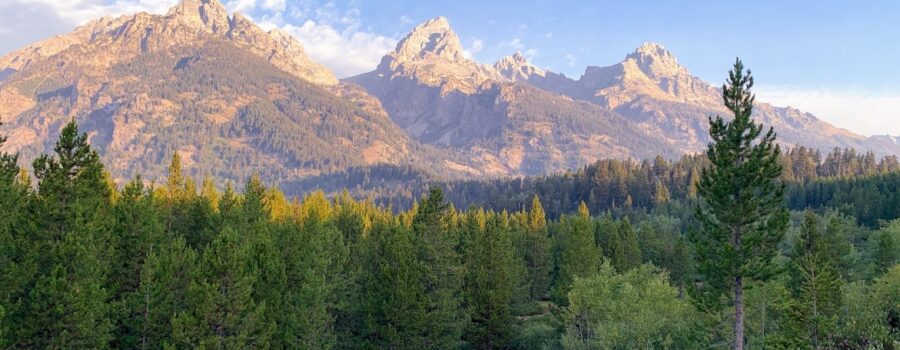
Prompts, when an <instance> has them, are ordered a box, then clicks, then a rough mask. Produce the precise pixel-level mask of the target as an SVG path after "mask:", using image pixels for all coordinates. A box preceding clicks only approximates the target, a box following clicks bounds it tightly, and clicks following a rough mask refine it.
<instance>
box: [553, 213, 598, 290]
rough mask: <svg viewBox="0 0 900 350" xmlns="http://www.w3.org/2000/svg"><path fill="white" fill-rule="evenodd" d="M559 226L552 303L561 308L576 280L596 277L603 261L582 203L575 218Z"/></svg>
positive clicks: (570, 218) (567, 219) (588, 215)
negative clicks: (560, 229)
mask: <svg viewBox="0 0 900 350" xmlns="http://www.w3.org/2000/svg"><path fill="white" fill-rule="evenodd" d="M560 226H561V228H562V232H560V234H559V236H558V237H557V239H558V241H557V244H558V246H559V248H558V255H557V258H556V259H557V262H556V268H557V272H556V280H555V281H554V286H553V299H554V300H555V301H556V302H557V303H558V304H560V305H566V304H568V297H567V295H568V293H569V290H571V288H572V283H573V282H574V281H575V279H576V278H579V277H580V278H587V277H590V276H592V275H594V274H596V273H597V271H598V270H597V269H599V268H600V262H601V259H602V258H601V255H600V249H599V248H598V247H597V243H596V242H595V241H594V230H593V227H592V222H591V217H590V214H588V208H587V205H586V204H585V203H584V202H582V203H581V205H579V207H578V215H577V216H574V217H564V218H562V219H561V221H560Z"/></svg>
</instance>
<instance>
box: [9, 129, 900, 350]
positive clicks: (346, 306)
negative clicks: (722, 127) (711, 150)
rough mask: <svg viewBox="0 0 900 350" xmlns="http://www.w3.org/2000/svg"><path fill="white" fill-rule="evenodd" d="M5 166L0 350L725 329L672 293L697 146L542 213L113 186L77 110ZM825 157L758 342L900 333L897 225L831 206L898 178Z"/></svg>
mask: <svg viewBox="0 0 900 350" xmlns="http://www.w3.org/2000/svg"><path fill="white" fill-rule="evenodd" d="M798 153H799V151H798ZM790 154H792V155H793V154H795V152H791V153H790ZM843 154H844V153H843V152H842V153H841V155H843ZM792 157H793V156H792ZM830 157H831V156H827V157H826V159H827V158H830ZM857 158H859V157H857ZM841 159H843V157H841ZM859 159H862V160H863V162H862V164H866V163H867V162H866V161H865V157H862V158H859ZM0 161H2V166H0V175H2V179H0V180H2V181H0V205H2V211H0V212H2V213H3V214H2V216H0V346H2V347H3V348H11V349H19V348H22V349H24V348H71V347H77V348H107V347H111V348H197V347H205V348H310V349H322V348H396V349H425V348H479V349H491V348H512V349H540V348H560V347H562V348H567V349H583V348H628V349H631V348H643V349H651V348H654V349H655V348H671V349H684V348H718V347H723V346H726V347H727V346H728V344H730V343H732V342H733V339H732V338H731V330H730V327H731V321H730V319H729V315H730V314H729V312H727V311H726V310H719V311H713V312H710V310H706V309H702V308H700V307H699V305H698V304H697V303H695V302H694V300H693V299H692V297H691V296H690V293H687V291H688V290H689V289H691V285H692V283H693V281H695V278H696V273H697V265H695V262H694V259H692V256H693V255H694V254H695V251H694V248H693V245H692V244H690V242H689V240H688V239H687V236H688V233H689V232H690V231H691V230H693V229H694V227H695V226H696V224H695V223H693V222H692V220H693V219H692V211H693V207H694V206H693V205H692V204H691V202H690V201H691V199H690V198H691V197H692V194H691V192H692V190H691V188H692V187H691V186H689V184H690V181H688V180H689V179H690V178H691V177H692V176H691V175H690V174H692V169H693V168H692V167H693V166H700V164H699V163H700V162H701V160H700V159H699V158H686V159H684V160H682V161H679V162H676V163H674V164H668V163H667V162H664V161H659V164H653V165H648V166H645V165H640V164H636V163H629V162H616V161H610V162H605V163H604V162H601V163H598V164H595V165H592V166H590V167H587V168H586V169H587V170H585V171H583V172H578V173H577V174H578V175H577V177H576V176H571V175H566V176H560V177H557V178H556V179H568V183H570V184H575V183H577V182H576V181H575V180H574V179H576V178H584V179H594V178H597V177H599V176H602V175H598V174H602V173H604V172H606V171H608V170H609V167H618V166H621V167H622V168H621V169H627V170H624V174H642V172H643V171H644V170H642V169H647V170H646V171H647V174H656V175H654V176H650V177H647V178H641V180H633V181H646V183H647V184H661V185H665V187H664V188H666V191H668V192H669V194H668V196H662V195H659V194H660V193H661V191H657V192H655V194H656V195H653V194H654V192H649V193H645V194H639V193H640V192H637V191H635V190H634V189H635V188H638V187H636V186H635V185H633V183H630V182H626V187H625V188H627V189H628V193H627V194H625V197H624V199H625V201H627V200H628V197H629V196H630V197H631V206H630V207H627V206H623V205H619V204H615V205H613V204H612V201H613V200H612V199H611V200H610V202H609V204H604V203H603V202H599V199H600V198H608V197H612V198H617V197H615V196H616V195H617V194H615V193H612V194H605V193H596V192H595V193H594V194H593V198H597V200H595V201H589V200H584V201H581V198H588V199H589V198H592V197H591V196H590V193H587V197H578V196H575V195H574V193H575V192H572V193H573V194H570V196H571V197H570V198H569V200H574V201H580V202H581V203H580V204H578V206H577V207H576V208H575V210H570V208H568V207H562V206H560V207H557V208H556V209H554V210H556V211H557V214H556V215H554V216H552V218H548V217H550V215H548V212H547V209H546V208H547V203H554V201H555V200H556V199H555V197H552V196H547V198H545V197H541V196H535V195H534V194H533V193H530V194H528V195H529V196H530V198H529V200H528V203H527V205H525V206H524V207H522V208H519V209H515V210H505V209H502V207H497V208H496V209H493V208H490V207H475V206H472V207H468V208H465V209H460V208H457V207H455V206H453V205H452V204H450V203H449V202H448V200H447V198H446V197H445V195H446V194H445V193H444V192H443V191H442V190H441V189H439V188H433V189H431V190H430V191H429V192H428V193H427V195H425V196H423V197H422V198H421V199H420V200H419V201H418V202H417V203H416V204H415V205H413V206H412V207H411V208H410V209H409V210H404V211H400V212H394V211H393V210H390V209H387V208H384V207H379V206H376V205H375V204H373V202H371V201H358V200H354V199H352V198H350V196H349V195H347V194H344V195H339V196H336V197H334V198H328V197H326V196H325V195H324V194H323V193H322V192H317V193H312V194H309V195H307V196H305V197H304V198H302V199H297V200H290V199H288V198H286V197H285V196H284V195H283V194H282V193H281V192H280V191H279V190H277V189H275V188H272V187H267V186H266V185H265V184H263V183H262V182H261V181H260V180H259V178H258V177H252V178H251V179H250V180H249V181H248V182H247V183H245V184H244V185H243V188H242V190H234V189H232V188H231V186H227V189H226V190H225V191H224V192H222V191H219V190H217V189H216V188H217V186H216V184H214V183H213V182H212V181H208V180H207V181H202V182H200V183H201V184H200V185H199V186H198V185H197V182H195V180H194V179H192V178H190V177H188V176H185V175H184V174H183V171H182V169H181V164H180V160H179V158H178V157H175V158H174V159H173V160H172V163H171V166H170V167H169V171H168V173H169V174H168V180H167V182H166V183H165V184H159V185H155V186H148V185H146V184H145V183H144V181H142V180H141V179H140V178H135V179H134V180H133V181H131V182H129V183H128V184H125V185H123V186H116V185H114V184H112V182H111V181H110V180H109V179H108V177H107V176H106V175H105V170H104V166H103V164H101V163H100V161H99V158H98V156H97V154H96V152H94V151H93V150H92V149H91V148H90V147H89V146H88V145H87V142H86V136H85V135H84V134H81V133H80V132H79V131H78V130H77V126H76V125H75V124H74V123H73V124H70V125H68V126H67V127H66V128H64V130H63V133H62V135H61V137H60V140H59V141H58V142H57V145H56V148H55V152H54V153H53V154H50V155H46V156H43V157H40V158H38V160H36V161H35V162H34V165H33V169H31V171H28V172H26V171H25V170H20V169H19V168H18V167H17V165H16V159H15V156H13V155H3V157H2V159H0ZM827 163H828V162H827V161H826V162H825V164H827ZM604 164H605V165H604ZM692 164H693V165H692ZM841 164H843V163H841ZM881 164H882V167H884V166H890V165H889V164H891V160H890V159H885V160H882V161H881ZM843 167H844V165H841V166H839V167H838V168H839V169H844V168H843ZM601 169H605V170H601ZM662 169H667V170H666V171H661V170H662ZM805 169H812V168H805ZM826 169H832V168H829V167H826V166H817V167H815V171H814V172H809V173H804V172H802V171H800V172H797V171H795V172H794V174H795V175H793V176H806V177H815V178H818V179H806V180H804V181H802V182H798V185H793V186H792V187H791V190H789V192H791V191H799V192H802V193H804V197H803V198H806V199H804V200H802V201H799V202H797V203H798V204H792V206H794V207H796V206H798V205H802V204H806V205H810V206H813V207H814V208H815V210H814V211H806V212H805V213H804V212H801V211H793V212H792V213H791V220H790V222H791V224H790V228H789V229H788V231H787V234H786V236H785V239H784V240H783V241H782V242H781V243H780V245H779V247H778V251H777V258H776V262H777V264H778V266H779V269H778V270H779V271H783V272H780V273H778V274H777V275H776V276H774V278H772V279H771V280H769V281H767V282H761V283H758V284H754V285H752V286H751V288H749V289H748V290H747V291H746V295H745V303H746V310H747V311H746V328H747V331H746V334H747V336H746V338H747V344H748V346H750V347H752V348H761V347H762V345H763V344H766V347H767V348H802V347H804V346H805V345H804V344H808V339H809V331H808V330H809V329H811V328H810V327H811V325H812V326H814V328H815V329H816V330H818V332H819V334H821V335H822V336H820V337H819V338H817V339H819V341H820V342H821V344H828V347H833V348H846V349H855V348H891V347H892V346H894V347H895V346H897V344H898V341H900V340H898V339H900V324H898V317H897V315H898V314H900V306H898V305H897V303H896V300H900V294H898V291H900V267H898V266H897V263H898V254H900V246H898V244H897V242H900V221H898V220H897V215H896V213H893V214H892V213H889V212H887V211H885V212H884V213H883V214H879V215H881V217H880V218H881V219H883V220H880V221H877V222H876V223H875V224H871V225H870V224H869V223H868V222H866V221H865V220H860V218H859V217H855V216H853V215H848V214H847V211H846V210H845V209H846V208H844V206H845V205H847V204H848V203H858V202H855V201H856V200H857V197H856V196H857V194H855V192H858V191H862V193H866V192H865V191H868V190H865V191H863V190H857V188H869V187H870V186H875V188H876V190H875V192H877V193H879V194H880V195H882V196H887V195H886V194H885V191H884V189H893V191H896V188H897V186H896V183H897V173H896V171H895V170H875V171H874V172H875V173H880V172H885V174H881V175H871V174H870V175H871V176H865V175H866V173H855V172H854V173H846V174H830V173H825V171H829V170H826ZM860 169H866V168H865V167H863V168H860ZM589 170H590V171H589ZM654 171H658V172H654ZM810 171H812V170H810ZM848 171H849V170H848ZM853 171H862V172H865V171H866V170H853ZM613 173H616V172H613ZM676 173H677V174H684V175H681V176H679V177H676V176H674V175H673V174H676ZM798 173H802V174H803V175H796V174H798ZM29 174H30V175H33V177H34V179H35V180H36V181H35V182H32V177H31V176H29ZM786 176H787V175H786ZM616 178H617V179H623V180H624V179H627V177H621V176H620V177H616ZM656 179H666V180H656ZM676 179H677V180H676ZM678 181H683V182H678ZM521 183H527V182H524V181H523V182H521ZM535 183H537V182H535ZM547 183H548V184H549V183H550V182H549V181H548V182H547ZM638 183H641V182H638ZM676 183H682V184H683V185H681V186H678V185H674V184H676ZM882 184H888V185H882ZM648 186H649V185H648ZM878 186H883V187H882V188H880V187H878ZM198 187H199V188H198ZM659 187H660V186H657V185H653V186H650V187H649V188H659ZM447 188H448V189H449V186H447ZM459 188H460V187H459V186H456V187H453V189H451V190H450V192H449V193H450V196H451V197H452V196H454V195H456V196H458V195H460V194H458V193H454V191H458V190H459ZM545 191H549V188H548V189H546V190H545ZM557 191H559V192H558V193H560V194H566V193H569V192H566V191H563V190H562V189H559V190H557ZM588 192H590V191H588ZM536 193H539V194H540V195H546V194H547V193H550V192H536ZM579 193H580V195H584V192H579ZM866 196H868V195H866ZM647 198H649V199H647ZM654 198H655V199H654ZM681 198H686V199H681ZM789 198H791V199H790V200H791V201H796V200H797V198H800V197H798V195H796V194H793V195H789ZM867 198H870V199H872V200H877V199H876V198H878V196H868V197H867ZM645 201H647V202H645ZM848 201H854V202H848ZM616 203H619V202H616ZM622 203H623V204H624V202H622ZM645 203H654V204H655V205H652V206H649V207H648V208H642V206H643V205H644V204H645ZM554 205H557V204H554ZM871 207H872V208H876V207H879V206H878V205H873V206H871ZM896 207H897V206H896V205H894V206H893V208H896ZM603 208H610V209H609V210H606V209H603ZM883 208H888V207H887V206H885V207H883ZM851 212H852V211H851ZM891 215H892V216H891ZM810 254H815V256H817V257H819V259H821V260H819V261H826V262H827V265H828V266H833V267H834V268H833V270H830V271H832V272H830V274H829V275H828V276H830V277H829V278H828V279H825V280H822V279H809V278H808V277H809V275H808V274H806V272H804V271H807V272H808V270H804V269H800V267H803V266H807V265H804V264H801V262H803V261H806V260H804V259H809V258H808V257H809V256H811V255H810ZM811 292H812V293H822V294H821V295H822V296H823V298H827V299H823V300H827V301H825V302H823V303H822V304H817V305H819V306H821V309H820V311H819V313H818V314H816V315H815V316H814V317H812V318H810V317H809V314H808V313H806V312H805V311H804V310H808V309H809V305H808V302H809V301H810V300H812V299H810V297H809V293H811ZM817 295H820V294H817Z"/></svg>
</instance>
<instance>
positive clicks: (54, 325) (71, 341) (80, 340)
mask: <svg viewBox="0 0 900 350" xmlns="http://www.w3.org/2000/svg"><path fill="white" fill-rule="evenodd" d="M54 152H55V156H48V155H43V156H41V157H39V158H38V159H37V160H35V161H34V175H35V177H36V178H37V179H38V181H39V182H38V190H37V199H36V201H35V202H34V206H33V207H32V210H33V212H32V213H31V214H30V215H31V218H32V220H33V222H32V223H30V225H29V227H31V228H32V229H34V230H35V232H33V237H34V238H35V239H36V240H37V245H36V247H35V249H36V250H35V252H36V253H37V252H40V253H39V256H38V257H37V259H36V260H37V268H38V270H37V279H36V281H35V283H34V285H33V286H31V287H30V292H29V295H28V296H27V299H28V304H29V305H28V306H29V307H28V310H27V311H26V312H27V313H28V316H27V317H28V319H29V321H28V322H26V323H25V324H23V326H22V327H21V328H20V329H19V331H20V332H21V333H20V334H21V335H22V337H21V338H20V339H19V341H20V344H22V345H24V346H25V347H37V348H62V347H68V348H102V347H107V346H109V342H110V340H111V339H112V335H113V334H112V329H113V322H112V320H111V311H112V310H111V309H110V305H109V304H108V302H109V299H110V296H111V293H110V290H109V289H108V288H107V278H108V276H109V272H110V265H111V263H112V261H111V259H112V258H113V256H112V254H111V252H113V251H114V250H113V249H112V235H111V226H112V225H111V223H112V221H111V219H112V217H111V215H110V202H109V201H110V198H111V197H112V195H111V189H110V188H109V185H108V182H107V181H106V178H105V176H104V171H103V164H101V163H100V157H99V155H97V152H96V151H94V150H93V149H91V147H90V146H89V145H88V142H87V134H83V133H80V132H79V131H78V125H77V124H76V123H75V122H74V121H72V122H70V123H68V124H67V125H66V126H65V127H63V129H62V133H61V135H60V138H59V141H58V142H57V143H56V147H55V148H54Z"/></svg>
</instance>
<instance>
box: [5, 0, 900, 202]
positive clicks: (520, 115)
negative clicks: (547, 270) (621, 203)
mask: <svg viewBox="0 0 900 350" xmlns="http://www.w3.org/2000/svg"><path fill="white" fill-rule="evenodd" d="M0 72H2V73H0V119H2V120H3V122H4V123H6V125H5V126H4V128H5V131H4V133H5V134H8V135H9V140H8V141H7V143H6V144H4V145H3V148H2V150H6V151H20V152H22V153H23V158H22V159H23V162H26V163H27V161H28V160H29V159H32V158H33V157H35V156H36V155H37V154H39V153H42V152H47V151H49V150H51V149H52V140H53V139H54V136H55V132H56V131H58V128H59V127H61V125H62V124H63V123H64V122H66V121H68V120H71V119H75V120H77V121H79V122H80V123H82V125H83V126H84V127H85V130H87V131H88V133H89V135H90V138H91V142H92V144H94V145H95V146H96V147H98V149H99V151H100V152H101V155H102V156H103V157H104V160H105V161H106V162H107V163H108V164H109V166H110V170H111V172H112V174H113V175H114V178H116V179H127V178H129V177H132V176H134V175H137V174H141V173H142V174H144V175H145V178H150V179H158V178H160V174H161V173H162V172H163V171H164V168H165V166H164V164H165V162H166V161H167V159H168V157H170V156H171V154H172V153H174V152H176V151H178V152H180V153H182V156H183V159H184V161H185V165H186V167H187V169H188V170H189V171H190V172H192V173H193V174H195V175H211V176H216V177H220V178H223V179H225V180H229V181H240V179H243V178H245V177H246V176H248V172H249V171H252V169H262V170H260V171H261V172H262V174H261V175H262V176H263V178H264V179H265V180H266V181H269V182H272V183H300V182H303V181H304V179H311V178H327V177H328V176H329V174H331V173H338V172H341V171H343V170H345V169H348V168H359V167H369V166H380V165H388V166H400V167H405V166H411V167H414V168H418V169H422V171H424V172H427V173H429V174H433V175H439V176H440V177H450V178H485V177H504V176H530V175H546V174H550V173H557V172H561V171H566V170H572V169H577V168H580V167H581V166H583V165H584V164H588V163H592V162H594V161H596V160H598V159H603V158H620V159H624V158H632V159H647V158H651V157H653V156H656V155H663V156H664V157H668V158H676V157H679V156H681V155H682V154H685V153H697V152H702V151H703V149H704V148H705V146H706V144H707V143H708V141H709V140H708V136H707V135H708V130H707V129H708V121H707V118H708V117H709V116H712V115H717V114H718V115H722V116H725V117H727V116H728V114H727V110H725V109H724V107H723V106H722V105H721V93H720V91H719V89H718V88H716V87H714V86H712V85H711V84H709V83H706V82H704V81H702V80H701V79H699V78H697V77H695V76H692V75H691V74H690V71H689V70H688V68H687V67H684V66H683V65H681V64H680V63H679V62H678V60H677V58H676V57H675V55H674V54H673V53H671V52H670V51H668V50H667V49H666V48H665V47H664V46H662V45H661V44H658V43H644V44H642V45H640V46H638V47H637V48H636V49H635V50H634V51H632V52H630V53H628V54H626V55H625V56H624V58H623V59H622V61H620V62H618V63H615V64H613V65H609V66H588V67H586V68H585V71H584V74H582V75H581V77H579V78H577V79H573V78H569V77H566V76H565V75H563V74H559V73H555V72H553V71H551V70H547V69H543V68H540V67H538V66H536V65H534V64H532V63H531V62H529V60H528V58H527V57H526V56H525V55H524V54H522V53H521V52H514V53H512V54H511V55H509V56H506V57H503V58H501V59H499V60H498V61H497V62H494V63H491V64H487V63H480V62H477V61H475V60H473V59H471V58H469V57H467V55H466V54H465V51H464V50H463V47H462V45H461V42H460V40H459V37H458V35H457V34H456V33H455V32H454V31H453V29H452V27H451V26H450V22H449V21H448V20H447V19H446V18H444V17H438V18H435V19H432V20H429V21H426V22H423V23H422V24H420V25H418V26H416V27H415V28H414V29H413V30H412V31H411V32H410V33H409V34H408V35H406V36H405V37H404V38H403V39H402V40H400V41H399V42H398V43H397V45H396V47H395V49H394V50H392V51H391V52H388V53H387V54H385V55H384V56H383V58H382V60H381V61H380V63H379V64H378V66H377V67H376V68H375V69H374V70H373V71H370V72H367V73H363V74H360V75H357V76H354V77H350V78H346V79H342V80H337V79H336V78H335V77H334V75H333V74H332V73H331V71H330V70H328V69H327V68H326V67H324V66H323V65H321V64H320V63H317V62H315V61H313V60H312V59H311V58H309V57H308V56H307V55H306V53H305V49H304V47H303V45H302V43H300V42H299V41H298V40H296V39H295V38H294V37H293V36H291V35H290V34H289V33H287V32H284V31H281V30H279V29H272V30H268V31H264V30H262V29H261V28H259V27H258V26H257V25H256V24H255V23H253V21H252V20H251V19H249V18H247V17H246V16H243V15H241V14H239V13H233V14H230V15H229V14H228V12H227V11H226V10H225V8H224V6H223V5H222V4H221V3H220V2H219V1H218V0H183V1H182V2H180V3H179V4H177V5H175V6H173V7H172V8H171V9H170V10H169V11H168V12H167V13H166V14H164V15H151V14H147V13H137V14H133V15H124V16H119V17H115V18H113V17H104V18H100V19H96V20H94V21H91V22H88V23H86V24H85V25H82V26H79V27H78V28H76V29H75V30H74V31H73V32H71V33H69V34H65V35H60V36H56V37H53V38H50V39H47V40H44V41H41V42H38V43H35V44H32V45H29V46H27V47H25V48H23V49H20V50H17V51H15V52H12V53H9V54H7V55H4V56H3V57H0ZM756 117H757V119H758V120H760V121H761V122H763V123H764V124H766V125H770V126H774V127H775V128H776V130H777V131H778V132H779V140H780V141H781V142H782V143H783V144H785V145H788V146H791V145H804V146H811V147H814V148H818V149H823V150H830V149H831V148H833V147H841V148H843V147H852V148H857V149H860V150H863V149H866V150H869V149H871V150H874V151H876V152H877V153H879V154H900V142H898V141H897V139H896V138H892V137H863V136H861V135H857V134H854V133H852V132H849V131H847V130H844V129H840V128H837V127H834V126H832V125H830V124H828V123H825V122H823V121H821V120H819V119H818V118H816V117H815V116H814V115H812V114H810V113H806V112H803V111H800V110H797V109H794V108H790V107H774V106H771V105H769V104H766V103H763V102H759V103H757V106H756ZM217 169H218V170H217ZM222 169H224V170H222ZM304 186H306V185H304Z"/></svg>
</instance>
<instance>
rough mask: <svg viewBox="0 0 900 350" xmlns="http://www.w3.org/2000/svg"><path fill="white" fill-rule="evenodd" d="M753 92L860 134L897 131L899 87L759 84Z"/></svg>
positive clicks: (766, 100)
mask: <svg viewBox="0 0 900 350" xmlns="http://www.w3.org/2000/svg"><path fill="white" fill-rule="evenodd" d="M756 94H757V99H758V100H759V101H764V102H768V103H771V104H773V105H775V106H791V107H794V108H798V109H800V110H803V111H807V112H810V113H812V114H815V115H816V116H817V117H819V118H820V119H822V120H825V121H827V122H829V123H831V124H834V125H836V126H838V127H842V128H845V129H848V130H850V131H853V132H856V133H860V134H863V135H884V134H888V135H895V136H896V135H900V122H898V120H900V90H890V91H865V90H854V89H846V90H838V89H809V88H800V87H785V86H759V87H757V88H756Z"/></svg>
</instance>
